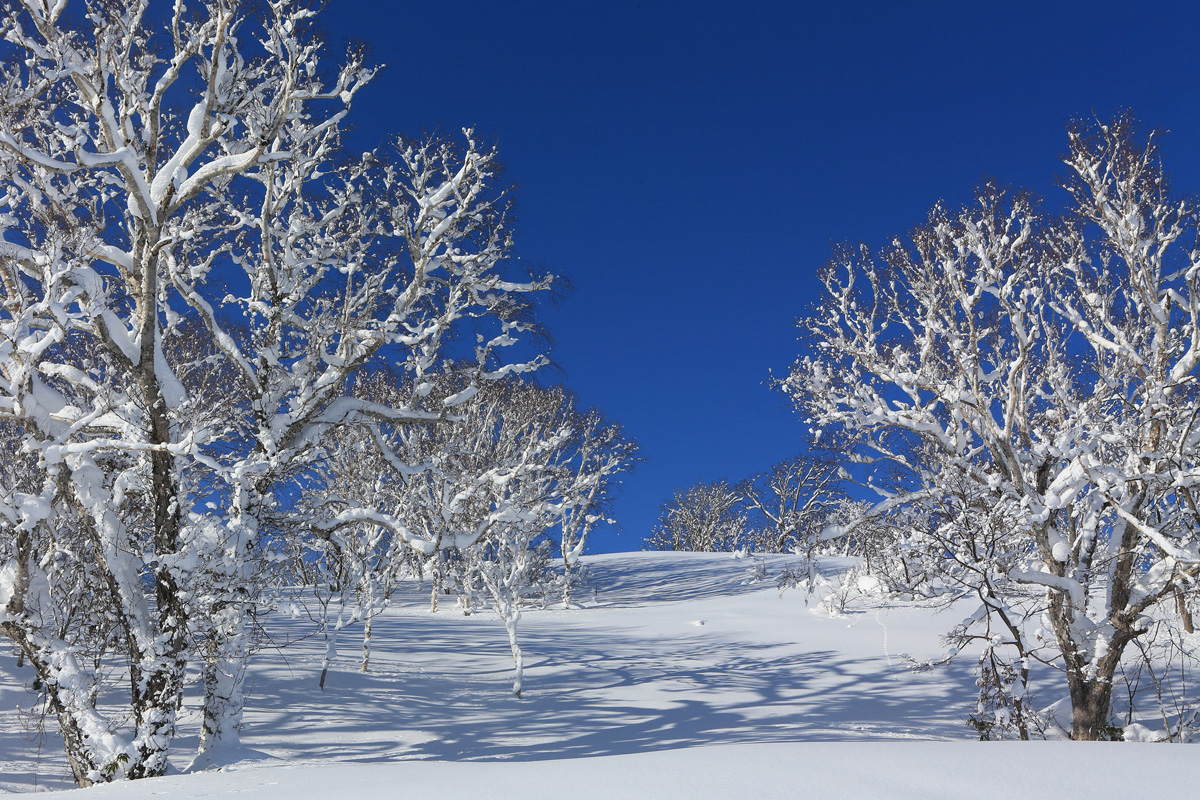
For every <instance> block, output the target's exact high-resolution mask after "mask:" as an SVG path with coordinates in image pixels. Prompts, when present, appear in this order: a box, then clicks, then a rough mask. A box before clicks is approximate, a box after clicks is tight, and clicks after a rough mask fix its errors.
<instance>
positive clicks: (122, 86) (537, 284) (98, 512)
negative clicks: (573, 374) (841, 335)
mask: <svg viewBox="0 0 1200 800" xmlns="http://www.w3.org/2000/svg"><path fill="white" fill-rule="evenodd" d="M68 5H69V3H68V2H66V0H54V2H50V1H49V0H21V1H20V2H18V1H17V0H12V1H10V2H7V3H5V4H4V6H3V9H2V10H0V30H2V32H3V33H2V38H3V45H2V46H3V48H4V51H5V58H4V59H3V61H2V63H0V85H2V86H3V89H0V187H2V189H0V287H2V288H3V302H2V304H0V415H2V416H3V417H4V419H5V424H6V425H11V426H13V428H12V429H13V430H15V431H17V432H18V435H19V437H20V440H21V448H20V454H21V456H22V458H23V459H25V460H27V461H28V462H29V463H30V464H32V465H33V466H32V467H30V469H29V470H28V474H29V478H28V479H27V480H25V481H24V482H22V483H20V484H16V485H14V486H13V490H12V491H10V492H8V493H7V494H5V495H4V496H3V498H0V503H2V504H3V507H2V508H0V519H3V520H4V523H3V524H4V525H5V526H6V531H5V536H6V538H7V539H9V540H11V542H12V544H11V545H8V544H6V547H5V550H4V553H3V555H4V558H5V562H4V563H3V564H2V565H0V576H3V577H2V578H0V598H3V599H4V604H3V609H2V610H0V625H3V631H4V633H5V634H6V635H7V636H8V637H9V638H11V639H12V640H13V641H14V642H16V643H17V646H18V647H19V649H20V650H21V651H22V653H23V654H24V656H25V658H26V659H27V660H28V662H29V663H30V664H31V666H32V667H33V668H34V670H35V671H37V673H38V675H39V679H40V681H41V682H42V684H43V685H45V686H48V687H50V689H49V690H48V691H49V692H50V694H51V696H52V697H53V698H56V699H54V701H53V702H54V707H55V710H56V713H57V714H58V718H59V721H60V724H61V725H62V729H63V735H64V740H65V742H66V745H67V749H68V756H69V758H70V760H71V763H72V765H73V769H74V772H75V776H76V779H77V780H78V781H79V782H80V783H89V782H94V781H99V780H107V779H112V778H114V777H121V776H128V777H142V776H148V775H158V774H161V773H162V772H163V771H164V770H165V769H166V766H167V760H166V759H167V751H168V748H169V746H170V743H171V741H172V739H173V738H174V736H175V730H176V709H177V708H178V705H179V699H180V697H181V692H182V687H183V680H184V676H185V672H186V670H187V667H188V665H189V664H190V663H193V662H194V660H195V659H196V658H197V653H196V645H195V644H194V642H195V641H197V640H199V639H202V640H203V641H204V642H205V656H204V663H205V664H206V669H207V670H208V674H206V678H205V685H206V688H207V689H208V692H207V695H208V696H207V697H206V701H205V723H204V736H203V742H204V745H205V746H206V747H207V746H210V745H212V744H213V743H215V742H218V741H222V740H228V739H229V738H231V737H234V736H236V728H237V722H238V719H239V715H240V708H241V691H240V676H241V674H242V672H243V671H244V667H245V662H246V659H247V658H248V656H249V653H250V640H249V633H250V620H251V618H252V615H253V613H254V610H255V608H256V606H257V604H258V602H259V601H260V598H258V597H256V596H255V595H254V592H252V591H247V590H248V588H252V587H253V586H255V585H256V584H255V581H256V578H255V576H256V575H257V574H258V573H259V572H260V571H261V567H262V565H261V563H260V562H261V557H262V555H263V553H264V552H265V551H266V550H267V549H268V547H269V542H268V540H267V538H265V529H266V528H267V527H268V526H270V527H273V533H272V535H280V536H286V535H290V534H291V533H292V532H294V531H293V530H290V529H289V526H288V525H287V524H285V522H284V520H286V517H287V511H288V509H287V500H286V493H285V495H284V497H283V498H281V497H280V496H277V488H278V487H280V486H282V485H283V483H284V482H285V481H292V482H293V483H292V485H293V486H294V485H298V483H302V482H303V481H304V480H306V478H305V477H304V476H305V475H306V474H307V473H308V472H309V471H310V470H311V468H312V464H313V462H314V460H315V459H316V458H317V456H318V455H319V453H320V446H319V443H320V441H321V438H322V436H323V435H325V434H326V433H327V432H328V431H329V430H331V429H334V428H337V427H339V426H345V425H353V426H357V427H360V428H362V429H364V430H368V431H369V430H371V429H372V428H373V427H374V426H376V425H378V424H379V422H380V421H388V422H402V421H404V422H419V421H422V420H430V419H437V418H443V417H445V416H446V415H447V414H448V413H450V410H451V409H452V407H453V406H455V405H456V404H457V403H459V402H461V401H463V400H465V399H466V398H467V397H469V396H470V394H471V392H473V391H474V390H475V387H477V386H478V384H479V382H481V381H486V380H488V379H491V378H495V377H499V376H500V375H502V374H504V373H505V372H507V371H510V370H514V369H516V370H520V369H524V368H528V367H531V366H535V364H526V365H508V366H505V365H502V364H501V363H500V360H499V355H498V354H499V353H500V352H502V351H503V349H504V348H505V347H507V346H508V345H510V344H512V343H514V342H515V341H516V340H518V339H519V338H520V333H521V332H522V331H523V330H524V329H525V324H524V323H523V322H522V319H523V310H524V308H525V306H526V303H525V302H524V301H523V300H522V296H523V295H525V294H527V293H529V292H531V291H536V290H538V289H540V288H543V287H544V286H545V282H544V281H530V280H524V281H521V280H518V281H513V280H512V279H511V277H510V276H508V275H507V274H506V273H507V271H508V268H506V267H504V263H505V257H506V255H507V253H508V251H509V249H510V247H511V240H510V237H509V234H508V232H507V222H506V210H507V201H506V200H505V198H504V195H503V192H501V191H498V190H497V189H496V188H495V186H494V182H493V179H492V174H493V171H494V167H493V164H494V154H493V152H492V151H491V150H489V149H487V148H485V147H482V146H480V145H479V143H478V142H476V141H475V139H474V138H473V136H472V135H471V134H470V133H469V132H468V133H467V135H466V136H465V139H464V141H463V142H461V143H455V142H447V141H434V140H431V141H428V142H424V143H405V144H402V145H401V146H400V147H399V149H398V155H397V156H396V157H394V158H391V157H389V156H387V155H386V154H378V153H367V154H363V155H361V156H356V157H348V156H347V154H346V153H344V152H343V150H344V148H343V146H342V141H341V133H340V131H341V126H342V124H343V120H344V118H345V116H346V114H347V113H348V112H349V108H350V105H351V103H352V102H353V99H354V97H355V95H356V94H357V92H358V91H359V89H360V88H361V87H362V86H363V85H364V84H365V83H366V82H368V81H369V80H370V79H371V78H372V77H373V75H374V71H373V70H372V69H370V68H368V67H366V66H365V65H364V64H363V61H362V59H361V57H360V56H358V55H357V54H355V53H351V54H349V55H348V56H347V57H346V59H345V60H344V61H343V63H342V64H341V65H340V66H334V67H332V68H330V67H329V64H328V59H327V58H326V57H325V51H324V47H323V45H322V42H321V41H320V39H319V37H317V36H316V35H315V34H314V33H313V31H312V28H311V21H312V17H313V16H314V12H313V11H312V10H311V9H309V8H307V7H305V6H303V5H302V4H297V3H293V2H290V1H289V0H268V2H266V3H264V4H261V7H260V5H259V4H256V5H255V7H254V13H250V9H249V8H248V7H246V6H244V5H243V4H242V3H241V2H239V1H238V0H206V1H205V2H197V3H192V4H188V5H185V4H184V3H183V2H181V0H177V1H176V2H175V3H174V5H173V6H171V7H170V8H165V9H162V10H161V11H160V10H159V9H158V8H157V7H155V8H153V9H152V8H151V7H150V4H149V2H148V0H131V1H130V2H127V3H94V4H88V5H87V6H86V8H81V9H79V10H80V11H82V12H83V13H81V14H75V13H74V11H75V9H71V10H70V11H68ZM260 11H261V15H259V14H258V12H260ZM464 324H465V325H470V326H471V327H472V330H473V332H475V333H476V334H477V336H478V337H479V341H478V346H477V347H476V353H475V356H476V366H475V367H474V369H473V371H472V372H471V373H470V377H469V379H468V386H467V391H465V392H462V393H460V394H459V395H457V396H452V397H440V398H432V397H427V396H425V395H423V394H422V391H423V387H424V383H423V381H422V378H423V376H424V375H426V374H429V373H431V372H432V371H434V370H435V369H436V368H437V367H438V364H439V361H440V359H441V357H442V351H443V346H444V343H445V342H446V340H447V336H448V334H449V333H450V332H451V330H452V329H453V328H454V327H456V326H457V327H462V326H463V325H464ZM489 325H490V326H491V327H490V328H489ZM189 336H192V337H197V336H198V337H199V339H200V340H201V344H200V345H199V346H191V345H188V344H187V342H186V341H185V340H186V339H187V337H189ZM377 362H379V363H382V362H388V363H391V364H393V365H395V366H396V367H397V368H398V369H400V370H402V371H404V372H406V373H407V374H408V375H409V376H410V378H411V380H412V381H413V383H414V386H415V387H416V391H415V392H414V394H413V397H414V398H420V402H417V401H416V400H413V402H410V403H407V404H403V405H400V406H385V405H382V404H377V403H371V402H369V401H365V400H362V399H358V398H355V397H352V396H350V395H349V393H348V392H347V384H348V382H349V381H350V380H351V379H352V377H353V376H354V374H355V373H356V372H357V371H358V370H360V369H361V368H362V367H364V366H366V365H369V364H372V363H377ZM218 373H219V374H221V375H223V376H227V377H228V380H224V379H223V380H222V381H221V383H222V384H223V385H224V387H225V390H226V392H228V394H230V395H231V396H232V397H233V398H234V401H233V402H231V403H213V402H212V400H213V397H212V395H213V394H214V392H213V385H214V382H213V381H211V380H209V381H208V382H207V383H205V382H204V380H203V378H204V376H205V375H209V376H211V375H213V374H218ZM206 387H207V388H206ZM345 513H346V515H348V516H353V514H354V513H356V512H355V510H354V509H349V508H347V509H345ZM368 513H369V512H368ZM68 538H69V539H71V540H72V541H74V540H76V539H78V540H79V541H80V542H82V543H84V544H86V548H84V547H73V548H72V549H71V551H70V552H71V553H72V555H71V556H70V557H71V558H77V559H82V558H85V557H86V558H88V559H90V561H89V563H88V568H87V569H80V570H74V571H72V570H58V569H48V566H47V565H49V564H51V563H52V562H54V558H55V554H57V553H60V552H62V551H63V548H64V546H65V544H64V543H65V542H66V540H67V539H68ZM85 554H86V555H85ZM64 581H74V582H76V583H78V582H86V585H85V587H84V588H78V589H77V588H73V587H74V586H75V584H71V585H67V584H64V583H63V582H64ZM72 592H85V593H86V595H87V596H88V597H89V598H91V600H90V602H91V603H92V604H93V605H94V606H95V607H96V608H97V609H103V614H105V615H106V626H107V627H105V631H113V632H114V633H112V634H111V635H110V634H109V633H105V634H103V635H101V634H96V635H97V636H99V637H100V638H103V639H104V641H105V646H106V647H117V648H119V649H120V650H121V651H122V652H123V654H124V656H125V660H126V662H127V663H128V671H129V674H128V675H127V676H126V680H125V681H124V683H125V685H126V686H127V687H128V691H129V702H128V704H127V706H126V707H125V709H124V710H121V709H117V710H116V713H104V712H103V711H102V710H101V709H99V708H97V706H96V705H95V703H94V702H92V700H90V699H89V698H94V697H95V696H96V694H97V692H96V687H95V683H96V681H97V680H98V679H99V673H97V672H96V671H95V670H89V669H88V668H87V667H86V665H85V664H84V663H83V661H82V660H81V659H80V658H79V656H78V650H77V648H75V646H74V644H73V641H74V637H76V635H77V631H76V630H75V629H71V630H68V631H66V632H65V633H66V635H64V631H62V630H59V629H56V628H55V626H54V625H53V624H51V623H50V621H49V618H48V617H47V616H46V615H45V614H44V613H40V612H39V609H46V608H49V607H51V606H54V605H55V604H57V603H58V602H59V601H60V599H61V598H63V597H64V596H66V595H68V594H70V593H72ZM214 612H216V613H214ZM78 624H79V625H91V624H92V622H91V621H84V620H82V619H81V620H79V621H78ZM89 635H90V634H89ZM95 641H97V642H98V641H99V639H96V640H95ZM89 646H90V645H89ZM95 646H99V644H97V645H95ZM122 719H129V720H130V723H129V726H128V727H127V728H125V727H123V725H122V723H121V720H122Z"/></svg>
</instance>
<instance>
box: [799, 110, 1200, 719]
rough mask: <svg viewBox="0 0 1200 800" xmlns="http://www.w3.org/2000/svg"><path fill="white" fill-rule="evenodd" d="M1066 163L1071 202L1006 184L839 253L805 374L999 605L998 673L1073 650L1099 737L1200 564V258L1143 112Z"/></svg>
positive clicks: (941, 563)
mask: <svg viewBox="0 0 1200 800" xmlns="http://www.w3.org/2000/svg"><path fill="white" fill-rule="evenodd" d="M1066 163H1067V165H1068V167H1069V169H1070V176H1069V178H1068V179H1067V181H1066V188H1067V189H1068V191H1069V192H1070V195H1071V198H1072V199H1073V201H1074V206H1073V209H1072V211H1071V213H1069V214H1068V215H1067V216H1066V217H1064V218H1056V217H1054V216H1051V215H1050V214H1048V213H1045V212H1043V211H1041V210H1039V208H1038V205H1037V203H1036V202H1035V201H1034V200H1033V199H1032V198H1031V197H1029V196H1028V195H1024V194H1020V193H1012V192H1008V191H1004V190H1002V189H999V188H997V187H996V186H994V185H987V186H984V187H983V188H982V189H981V190H980V192H979V194H978V197H977V200H976V202H975V204H974V205H972V206H969V207H967V208H964V209H963V210H961V211H959V212H951V211H948V210H946V209H944V208H941V207H938V208H936V209H934V211H933V213H932V214H931V216H930V220H929V223H928V224H927V225H925V226H923V227H921V228H918V229H917V230H916V231H915V232H914V233H913V234H912V235H911V238H910V239H909V240H907V241H900V240H897V241H896V242H894V243H893V245H892V246H890V247H888V248H886V249H885V250H884V251H883V253H882V254H881V255H880V256H879V257H875V256H873V255H872V254H871V253H870V252H869V251H868V250H867V249H866V248H858V249H855V248H843V249H842V250H840V251H838V253H837V255H836V257H835V258H834V260H833V261H832V262H831V264H830V265H829V266H828V267H827V268H826V269H825V271H824V273H823V280H824V283H825V300H824V304H823V305H822V306H821V307H820V309H819V310H817V311H816V312H815V313H814V314H812V315H811V316H809V317H807V318H806V319H804V320H802V322H801V327H802V328H803V329H804V330H805V332H806V334H807V336H808V338H809V341H810V342H811V345H812V347H811V350H810V354H809V355H806V356H804V357H802V358H801V359H799V360H798V361H797V362H796V363H795V365H794V366H793V368H792V370H791V373H790V375H789V376H788V378H787V379H786V381H785V382H784V383H785V387H784V388H785V389H786V390H787V391H789V392H790V393H791V394H792V396H793V397H794V398H795V401H796V404H797V407H798V408H799V409H800V410H801V411H802V413H803V414H804V415H805V416H807V417H808V418H809V419H810V420H811V422H812V424H813V425H814V427H816V428H817V429H819V430H830V431H841V432H843V433H844V434H845V435H846V436H847V437H848V438H849V440H850V441H851V442H852V444H853V446H854V448H855V453H856V455H857V457H858V459H859V460H860V461H863V462H867V463H869V464H873V465H875V466H876V467H877V471H876V473H875V476H874V478H873V480H874V485H875V487H876V488H877V490H878V491H879V492H880V493H881V495H882V497H883V499H882V500H881V501H880V503H879V504H877V505H876V506H875V507H874V508H873V510H872V511H871V512H870V514H869V515H868V517H871V516H876V517H877V516H880V515H883V514H886V513H888V512H889V511H890V510H893V509H898V508H907V509H910V510H912V513H914V514H915V517H916V518H919V519H922V520H924V522H923V523H922V526H921V532H922V533H923V534H924V535H926V536H927V537H929V539H930V540H931V541H933V542H935V543H936V546H933V547H929V548H928V549H927V550H926V552H927V553H928V554H929V556H930V558H929V559H927V560H926V565H927V567H928V568H929V569H931V570H934V571H937V572H939V573H940V574H942V575H946V576H949V577H950V579H951V583H954V584H956V585H958V586H960V587H963V588H966V589H969V591H970V592H971V593H973V594H975V595H976V596H978V598H979V599H980V601H981V606H980V611H979V613H978V614H977V615H975V616H973V617H972V618H971V619H969V620H968V621H967V622H966V623H965V624H964V626H963V630H964V631H965V632H968V633H969V632H970V631H972V630H979V629H981V628H982V629H985V630H986V633H987V635H988V636H989V641H991V642H992V645H991V649H992V651H997V650H998V649H1000V648H1002V647H1003V648H1007V649H1008V651H1009V652H1010V654H1011V655H1009V656H1006V657H1005V659H1004V664H1007V665H1010V666H1012V667H1013V668H1014V669H1015V673H1016V674H1017V676H1018V677H1016V678H1014V677H1013V674H1014V673H1013V672H1012V671H1009V670H1007V669H1006V668H1004V667H1003V665H1000V666H997V670H996V671H997V674H1000V675H1001V678H1000V680H999V681H998V684H997V685H1001V686H1004V687H1007V686H1012V685H1013V684H1014V682H1015V683H1020V682H1021V681H1022V678H1020V677H1019V675H1020V673H1021V671H1022V670H1025V669H1028V667H1029V666H1031V665H1032V664H1033V663H1034V662H1035V661H1042V662H1045V663H1047V664H1050V665H1052V666H1053V667H1055V668H1056V669H1059V670H1061V671H1062V673H1063V674H1064V675H1065V677H1066V683H1067V688H1068V691H1069V694H1070V699H1071V706H1072V710H1073V722H1072V731H1071V733H1072V736H1073V737H1074V738H1077V739H1096V738H1102V737H1105V736H1108V735H1109V734H1110V732H1111V727H1110V726H1111V724H1112V719H1111V716H1110V715H1111V703H1112V690H1113V678H1114V674H1115V673H1116V671H1117V669H1118V667H1119V665H1120V663H1121V661H1122V659H1123V658H1124V657H1126V655H1127V654H1128V652H1131V651H1132V650H1133V649H1135V648H1128V645H1129V644H1130V643H1131V642H1133V641H1135V640H1136V639H1138V637H1140V636H1142V635H1143V634H1144V633H1145V632H1146V631H1147V628H1148V621H1147V620H1148V617H1147V615H1148V614H1149V613H1150V612H1152V611H1153V610H1154V609H1156V608H1163V607H1164V606H1166V604H1165V603H1164V601H1165V600H1168V599H1172V600H1173V599H1174V598H1175V596H1176V593H1177V592H1189V591H1192V588H1193V586H1194V585H1195V582H1194V578H1195V576H1196V574H1197V571H1198V570H1200V541H1198V539H1197V536H1196V534H1195V531H1196V525H1197V522H1200V519H1198V518H1197V515H1196V507H1195V504H1194V492H1195V489H1194V488H1193V487H1194V486H1195V485H1196V481H1197V476H1198V474H1200V473H1198V472H1197V448H1198V446H1200V428H1198V427H1197V426H1196V425H1195V424H1194V423H1195V417H1196V412H1195V409H1196V407H1197V401H1198V399H1200V398H1198V396H1197V392H1198V388H1197V387H1198V384H1197V377H1200V371H1198V369H1197V367H1198V364H1200V285H1198V282H1200V255H1197V251H1196V250H1194V249H1192V245H1191V242H1193V241H1194V237H1195V233H1196V210H1195V207H1194V206H1193V205H1192V204H1191V203H1189V202H1186V201H1183V200H1180V199H1178V198H1176V197H1175V196H1174V195H1172V194H1171V192H1170V189H1169V186H1168V183H1167V180H1166V177H1165V174H1164V171H1163V168H1162V165H1161V163H1160V161H1159V158H1158V154H1157V150H1156V148H1155V144H1154V137H1153V136H1151V137H1150V138H1149V139H1148V140H1145V141H1143V140H1139V138H1138V137H1137V135H1136V132H1135V130H1134V128H1133V123H1132V122H1131V121H1130V120H1129V119H1128V118H1120V119H1118V120H1116V121H1115V122H1113V123H1111V124H1108V125H1091V126H1085V125H1080V126H1076V127H1075V128H1073V129H1072V131H1071V134H1070V153H1069V155H1068V156H1067V159H1066ZM852 527H853V523H851V524H849V525H848V526H846V528H852ZM1028 621H1031V622H1032V625H1031V626H1027V625H1026V622H1028ZM1031 627H1032V629H1033V630H1031ZM1037 628H1042V629H1044V630H1045V631H1046V634H1045V635H1044V636H1043V635H1041V633H1040V632H1039V631H1038V630H1036V629H1037ZM960 638H961V637H960ZM1005 691H1008V690H1007V689H1005ZM1017 695H1018V696H1017V698H1016V699H1017V700H1018V701H1019V702H1022V703H1024V702H1025V699H1024V698H1022V697H1021V696H1020V693H1019V692H1018V693H1017ZM1022 713H1023V712H1022ZM1027 730H1028V729H1027V727H1026V729H1024V730H1023V731H1022V732H1023V733H1027Z"/></svg>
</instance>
